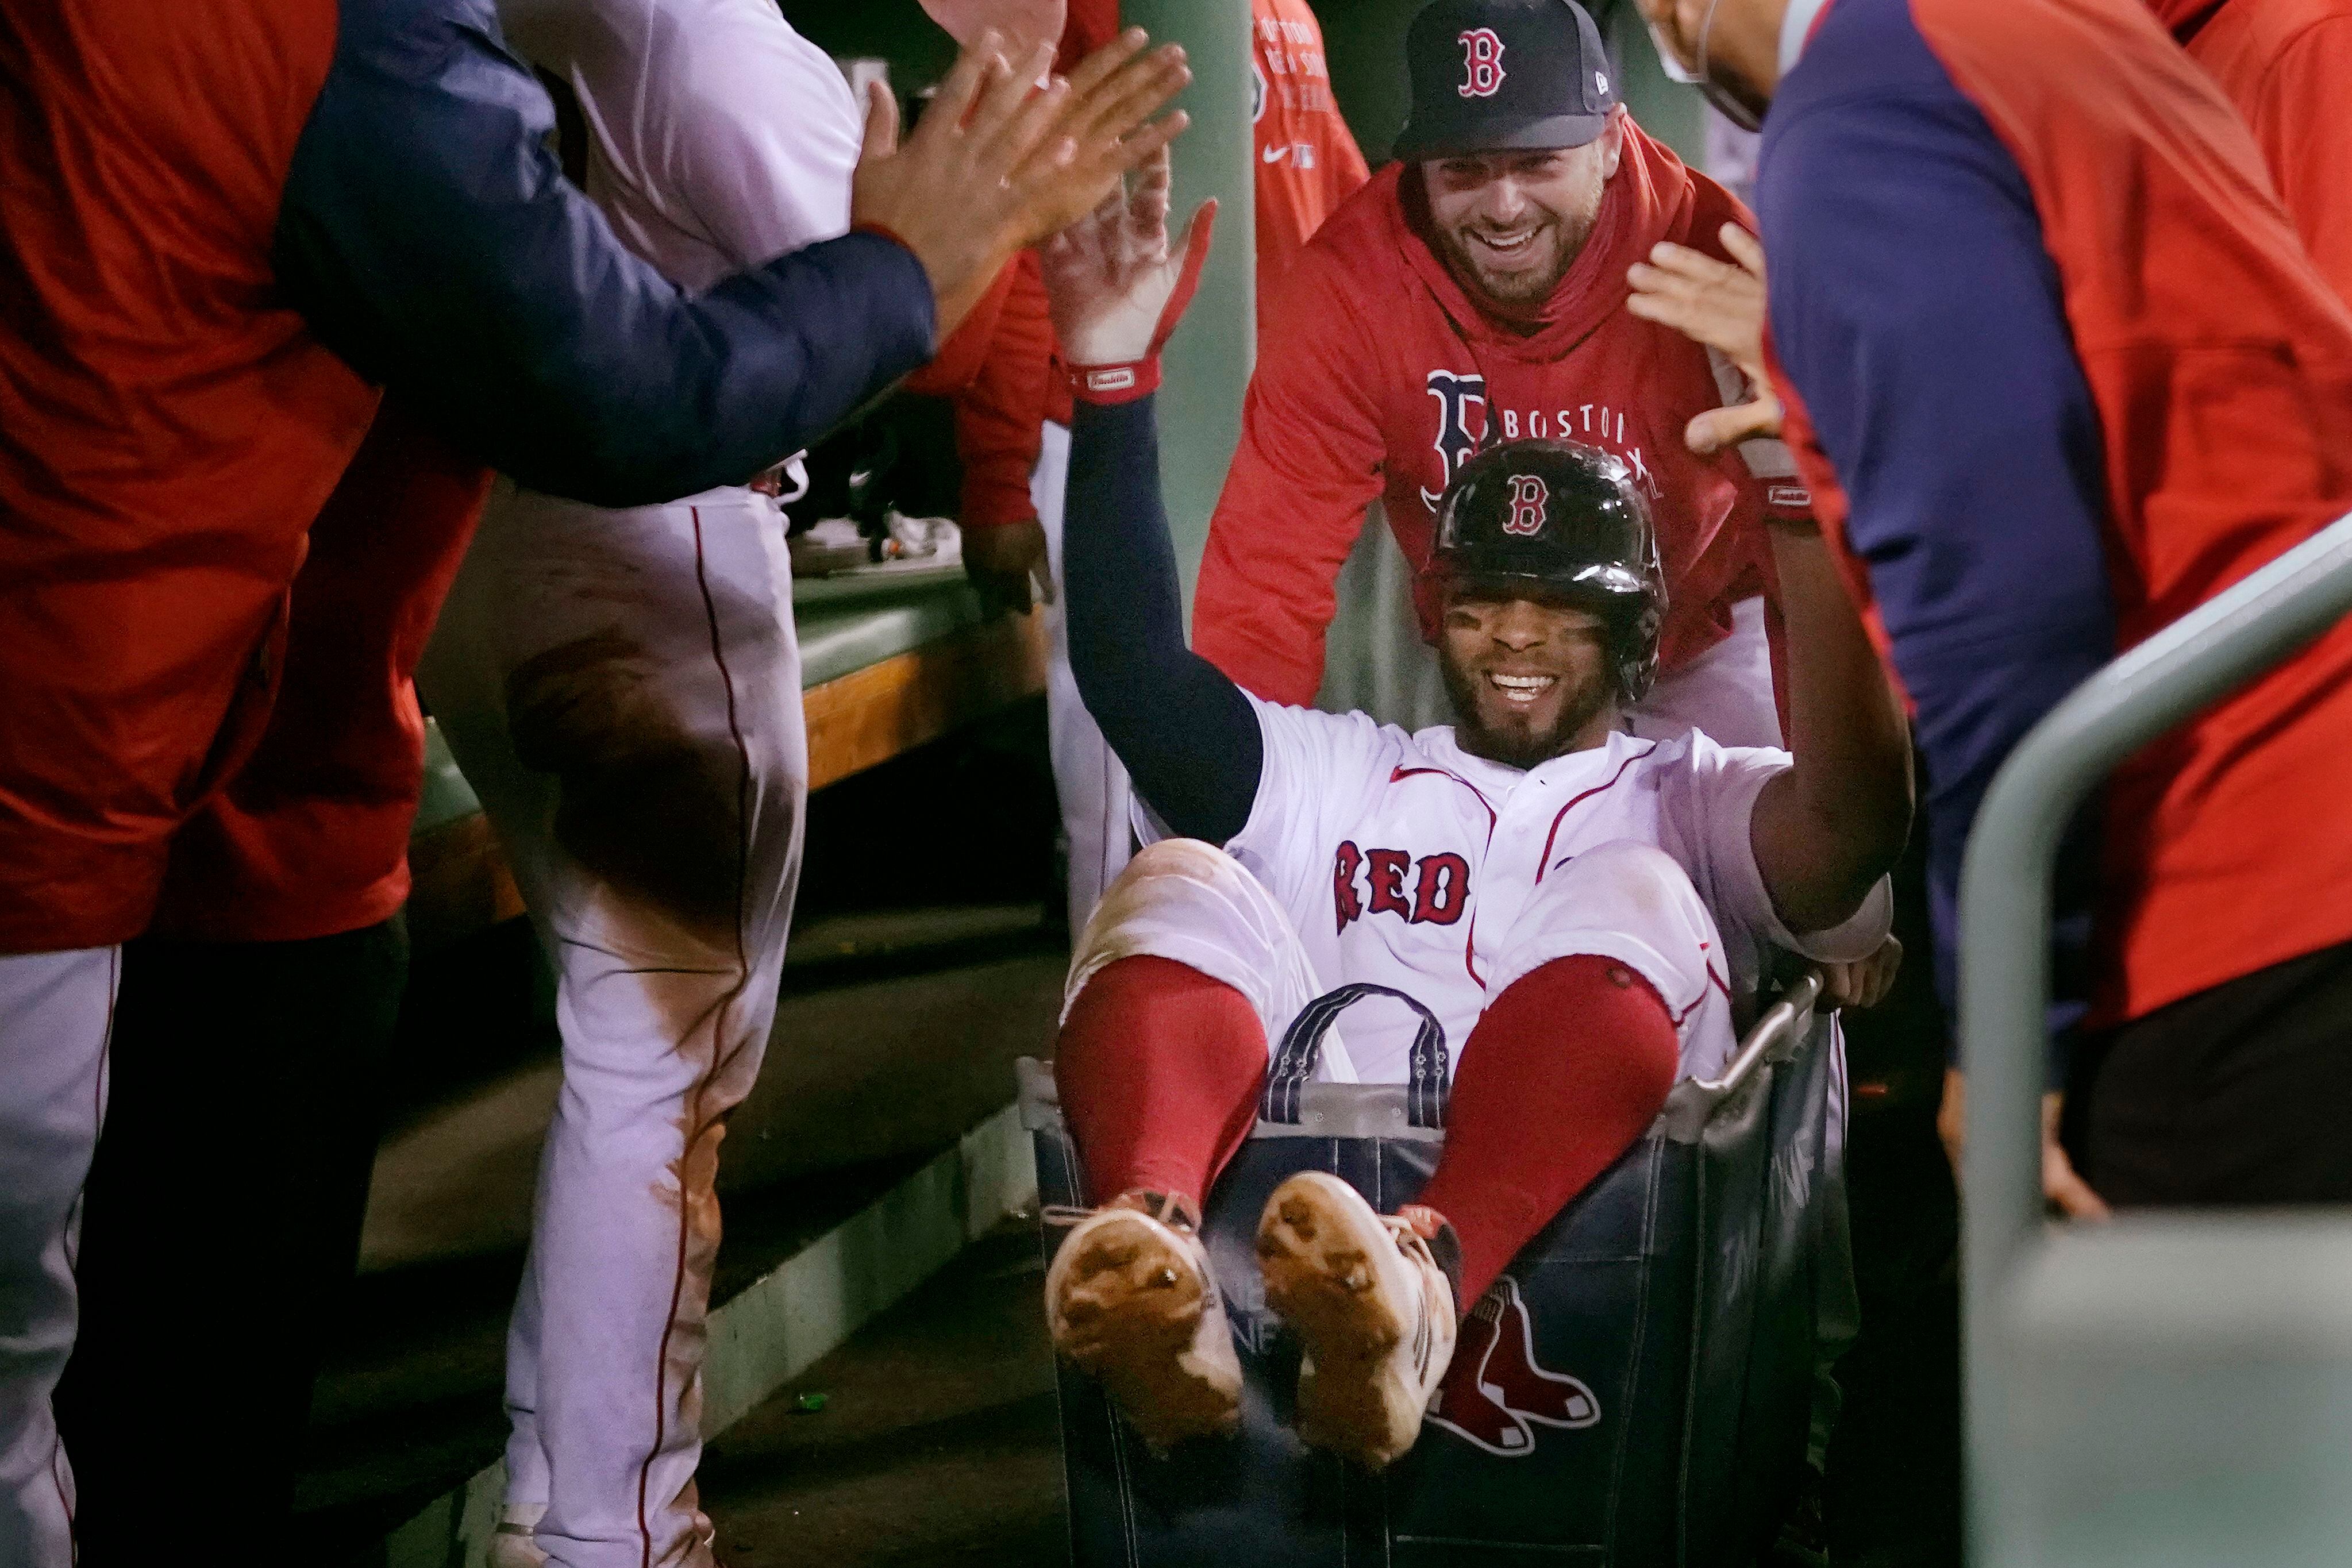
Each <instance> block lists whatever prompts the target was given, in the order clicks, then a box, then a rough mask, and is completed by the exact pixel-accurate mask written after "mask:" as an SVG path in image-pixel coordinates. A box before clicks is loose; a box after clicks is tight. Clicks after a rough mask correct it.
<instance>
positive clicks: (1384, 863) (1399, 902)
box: [1364, 850, 1412, 919]
mask: <svg viewBox="0 0 2352 1568" xmlns="http://www.w3.org/2000/svg"><path fill="white" fill-rule="evenodd" d="M1364 861H1365V863H1366V864H1367V865H1368V866H1369V867H1370V874H1369V876H1368V878H1367V880H1368V881H1370V883H1371V884H1372V904H1371V913H1372V914H1374V915H1403V916H1405V917H1406V918H1407V919H1411V918H1412V904H1407V903H1406V902H1405V897H1404V873H1405V870H1406V868H1407V867H1409V866H1411V865H1412V856H1411V855H1409V854H1407V853H1405V852H1403V851H1402V850H1366V851H1365V852H1364Z"/></svg>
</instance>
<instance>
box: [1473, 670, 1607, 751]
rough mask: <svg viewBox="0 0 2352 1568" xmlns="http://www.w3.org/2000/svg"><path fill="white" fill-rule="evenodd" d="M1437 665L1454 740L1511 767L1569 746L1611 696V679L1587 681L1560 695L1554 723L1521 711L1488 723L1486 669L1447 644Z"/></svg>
mask: <svg viewBox="0 0 2352 1568" xmlns="http://www.w3.org/2000/svg"><path fill="white" fill-rule="evenodd" d="M1437 669H1438V674H1440V675H1441V676H1442V677H1443V678H1444V682H1445V695H1446V697H1447V699H1448V700H1449V701H1451V702H1452V703H1453V705H1454V741H1455V743H1456V744H1458V745H1459V746H1460V747H1462V749H1463V750H1465V751H1466V752H1468V753H1469V754H1470V755H1471V756H1473V757H1483V758H1486V759H1487V760H1488V761H1490V762H1500V763H1504V764H1506V765H1507V766H1509V767H1512V768H1533V767H1535V766H1536V765H1537V764H1538V763H1540V762H1549V761H1550V760H1551V759H1552V758H1555V757H1558V756H1559V754H1560V753H1561V752H1563V751H1566V750H1568V749H1570V747H1572V746H1573V745H1574V744H1575V742H1576V737H1578V736H1579V735H1580V734H1582V733H1583V732H1584V727H1586V726H1587V725H1589V724H1591V722H1592V720H1593V718H1594V716H1597V715H1598V714H1599V713H1600V712H1601V709H1602V708H1603V707H1605V706H1608V704H1609V702H1610V700H1611V697H1612V691H1611V687H1610V683H1609V682H1608V681H1607V680H1605V679H1604V680H1596V681H1587V682H1585V683H1583V684H1582V685H1579V686H1577V687H1576V688H1574V689H1573V690H1570V691H1569V692H1567V693H1564V694H1563V695H1561V697H1560V700H1559V714H1558V715H1557V716H1555V717H1554V718H1553V719H1552V721H1551V722H1550V723H1549V724H1547V725H1540V726H1538V725H1537V724H1536V723H1535V722H1534V721H1533V720H1532V718H1530V717H1528V716H1521V715H1518V714H1506V715H1504V716H1503V717H1502V718H1501V720H1500V721H1498V722H1496V723H1493V724H1489V723H1488V722H1487V721H1486V718H1485V717H1484V716H1482V715H1481V713H1480V710H1479V706H1478V687H1479V683H1480V682H1481V681H1482V680H1483V679H1484V678H1485V676H1484V675H1483V674H1482V673H1480V672H1478V671H1475V670H1468V669H1465V668H1464V667H1463V666H1462V665H1461V664H1457V663H1455V662H1454V660H1453V659H1451V658H1448V657H1447V656H1446V654H1445V652H1444V649H1443V648H1440V649H1439V650H1438V654H1437Z"/></svg>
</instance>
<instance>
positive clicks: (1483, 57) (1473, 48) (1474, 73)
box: [1460, 27, 1503, 98]
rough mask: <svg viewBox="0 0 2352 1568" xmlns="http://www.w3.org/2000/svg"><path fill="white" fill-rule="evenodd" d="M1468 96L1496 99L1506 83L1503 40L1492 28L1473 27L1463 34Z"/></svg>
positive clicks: (1464, 90)
mask: <svg viewBox="0 0 2352 1568" xmlns="http://www.w3.org/2000/svg"><path fill="white" fill-rule="evenodd" d="M1462 65H1463V72H1464V74H1463V78H1462V86H1461V89H1460V91H1461V94H1462V96H1463V97H1464V98H1492V97H1494V96H1495V93H1496V89H1499V88H1500V87H1501V86H1502V85H1503V40H1502V39H1501V37H1498V36H1497V35H1496V32H1495V29H1494V28H1492V27H1472V28H1470V29H1469V30H1468V31H1467V32H1465V33H1464V34H1463V35H1462Z"/></svg>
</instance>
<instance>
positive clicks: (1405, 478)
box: [1192, 120, 1811, 704]
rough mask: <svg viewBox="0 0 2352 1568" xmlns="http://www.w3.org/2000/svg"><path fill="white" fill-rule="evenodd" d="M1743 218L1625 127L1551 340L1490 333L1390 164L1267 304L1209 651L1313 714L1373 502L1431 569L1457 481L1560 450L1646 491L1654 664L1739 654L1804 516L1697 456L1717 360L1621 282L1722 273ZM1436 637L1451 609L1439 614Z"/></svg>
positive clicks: (1216, 561)
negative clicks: (1480, 462)
mask: <svg viewBox="0 0 2352 1568" xmlns="http://www.w3.org/2000/svg"><path fill="white" fill-rule="evenodd" d="M1727 221H1729V222H1737V223H1740V224H1744V225H1751V226H1752V220H1751V219H1750V218H1749V217H1748V213H1747V210H1746V209H1745V208H1744V207H1742V206H1741V205H1740V204H1739V202H1738V199H1737V198H1736V197H1734V196H1733V195H1732V194H1731V193H1729V192H1727V191H1726V190H1724V189H1723V187H1722V186H1720V185H1717V184H1716V183H1714V182H1713V181H1711V180H1709V179H1707V178H1706V176H1705V175H1703V174H1699V173H1696V172H1693V171H1691V170H1689V169H1687V168H1685V167H1684V165H1683V163H1682V161H1681V160H1680V159H1678V158H1676V157H1675V155H1674V153H1673V152H1670V151H1669V150H1667V149H1666V148H1665V147H1664V145H1662V144H1661V143H1659V142H1656V141H1652V140H1651V139H1650V138H1649V137H1648V136H1646V135H1644V134H1643V132H1642V131H1641V130H1640V129H1639V128H1638V127H1636V126H1634V125H1633V123H1632V122H1631V121H1630V120H1628V121H1627V122H1626V126H1625V152H1624V158H1623V160H1622V162H1621V163H1620V164H1619V167H1618V172H1617V175H1616V178H1614V179H1613V180H1612V181H1611V182H1610V183H1609V188H1608V194H1607V195H1606V196H1605V197H1604V198H1603V200H1602V202H1601V214H1600V217H1599V220H1598V222H1597V223H1596V225H1595V226H1594V228H1593V231H1592V235H1591V238H1590V239H1589V240H1588V241H1587V242H1586V244H1585V246H1584V250H1583V253H1582V254H1581V255H1580V256H1578V257H1577V259H1576V261H1575V263H1574V265H1572V266H1571V267H1570V268H1569V271H1568V275H1567V276H1566V277H1563V278H1562V279H1560V283H1559V288H1558V289H1557V290H1556V291H1555V292H1554V294H1553V295H1552V298H1551V300H1550V303H1549V305H1548V306H1547V307H1546V308H1545V310H1544V312H1543V314H1542V316H1541V318H1540V319H1539V321H1538V323H1537V325H1536V329H1535V330H1534V331H1532V332H1529V333H1524V334H1523V333H1520V332H1518V331H1515V330H1513V329H1511V328H1509V327H1507V326H1506V325H1504V324H1502V323H1500V322H1497V321H1495V320H1493V319H1490V318H1489V317H1487V316H1486V314H1485V313H1484V312H1482V311H1481V310H1480V309H1479V308H1477V307H1476V306H1475V304H1473V303H1472V302H1471V299H1470V297H1469V296H1468V295H1467V294H1465V292H1464V291H1463V288H1462V286H1461V285H1460V284H1459V283H1457V282H1455V281H1454V277H1453V275H1452V274H1451V273H1450V272H1448V271H1447V270H1446V267H1445V264H1444V262H1443V261H1442V260H1440V259H1439V257H1438V256H1437V254H1436V252H1434V251H1433V250H1432V249H1431V247H1430V242H1429V241H1428V240H1427V239H1425V238H1424V237H1423V235H1424V233H1425V232H1426V220H1425V217H1424V215H1423V209H1422V204H1421V199H1420V181H1419V177H1418V173H1417V171H1416V170H1415V169H1413V168H1412V167H1410V166H1406V165H1402V164H1392V165H1391V166H1390V167H1388V168H1386V169H1383V170H1381V172H1379V173H1378V174H1376V175H1374V176H1373V177H1372V180H1371V183H1370V184H1368V185H1366V186H1365V187H1364V188H1363V189H1362V190H1360V191H1359V192H1357V193H1356V194H1355V195H1354V196H1353V197H1351V198H1349V201H1348V202H1347V204H1345V205H1343V206H1342V207H1340V209H1339V211H1338V212H1336V213H1334V214H1332V215H1331V218H1330V220H1329V221H1328V223H1326V224H1325V225H1323V228H1322V231H1321V232H1320V233H1319V234H1318V235H1316V236H1315V239H1314V241H1313V242H1312V243H1311V244H1309V245H1308V246H1307V249H1306V251H1305V252H1304V254H1303V255H1302V256H1300V258H1299V261H1298V265H1297V267H1294V268H1293V269H1292V270H1291V272H1290V273H1289V275H1288V276H1287V277H1285V278H1284V279H1283V280H1282V282H1281V284H1280V285H1279V286H1278V287H1276V289H1275V291H1274V296H1273V298H1271V299H1270V300H1268V301H1265V302H1264V308H1263V311H1262V313H1261V318H1260V320H1261V325H1260V329H1259V353H1258V362H1257V370H1256V372H1255V375H1253V376H1252V378H1251V380H1250V388H1249V395H1248V400H1247V402H1246V403H1245V404H1244V408H1243V413H1242V439H1241V445H1240V448H1239V449H1238V450H1237V451H1236V452H1235V453H1234V462H1233V467H1232V468H1231V470H1230V471H1229V472H1228V473H1227V475H1226V476H1225V487H1224V493H1223V495H1222V496H1221V497H1219V498H1218V501H1217V509H1216V513H1215V516H1214V517H1213V518H1212V519H1211V522H1210V525H1209V544H1208V551H1207V554H1206V556H1205V557H1204V558H1203V559H1202V563H1201V579H1200V586H1199V591H1198V595H1197V598H1196V600H1195V602H1194V605H1193V612H1192V639H1193V643H1194V645H1195V646H1196V647H1197V648H1198V649H1199V650H1200V652H1201V653H1202V654H1203V655H1204V656H1206V657H1207V658H1208V659H1210V660H1211V661H1212V662H1213V663H1214V664H1216V665H1217V666H1218V667H1219V668H1220V669H1222V670H1223V671H1224V672H1225V673H1226V674H1228V675H1231V676H1232V677H1233V678H1234V680H1235V681H1236V682H1238V683H1239V684H1240V685H1244V686H1245V687H1247V688H1248V689H1249V690H1251V691H1253V692H1255V693H1257V694H1258V695H1260V696H1264V697H1266V698H1269V699H1271V700H1274V701H1276V702H1286V703H1299V704H1304V703H1307V702H1311V701H1313V700H1314V696H1315V691H1316V688H1317V686H1318V685H1320V684H1321V681H1322V678H1323V637H1324V632H1325V631H1326V630H1327V629H1328V626H1329V625H1330V622H1331V616H1332V612H1333V610H1334V608H1335V600H1334V594H1333V584H1334V581H1335V580H1336V579H1337V578H1338V576H1339V568H1340V566H1341V564H1342V563H1343V562H1344V561H1345V560H1346V559H1347V558H1348V551H1349V549H1350V547H1352V546H1353V545H1354V543H1355V540H1356V535H1357V534H1358V532H1359V531H1360V530H1361V528H1363V522H1364V514H1365V511H1366V509H1367V508H1368V507H1370V504H1371V502H1372V500H1373V499H1374V497H1382V498H1384V499H1385V501H1386V512H1387V515H1388V520H1389V527H1390V528H1391V529H1393V530H1394V532H1395V534H1396V538H1397V543H1398V544H1399V545H1400V546H1401V547H1402V549H1403V551H1404V555H1405V559H1407V560H1409V561H1411V562H1412V565H1413V566H1414V568H1415V569H1416V570H1419V569H1422V568H1423V567H1425V566H1426V565H1427V564H1428V561H1429V554H1430V549H1431V546H1432V545H1433V542H1434V537H1435V533H1436V526H1437V519H1436V514H1435V512H1434V510H1433V508H1434V506H1435V504H1436V502H1437V499H1438V497H1440V496H1441V495H1442V494H1443V493H1444V489H1445V484H1446V481H1447V480H1448V479H1450V478H1451V477H1452V476H1453V474H1454V467H1455V465H1458V464H1459V463H1461V462H1462V461H1463V460H1464V459H1465V458H1466V457H1468V456H1469V455H1471V454H1473V453H1474V452H1475V451H1476V450H1477V449H1478V447H1479V445H1480V444H1481V443H1482V442H1483V441H1485V440H1487V439H1489V438H1490V432H1491V435H1492V437H1494V438H1499V439H1502V440H1512V439H1516V438H1517V437H1521V436H1549V437H1556V438H1564V439H1569V440H1574V441H1583V442H1590V443H1591V444H1594V445H1596V446H1601V447H1605V448H1607V449H1608V450H1610V451H1612V452H1614V453H1616V454H1618V455H1620V456H1622V457H1623V458H1624V460H1625V461H1626V462H1627V463H1628V464H1629V465H1632V467H1633V473H1634V476H1635V477H1636V478H1637V479H1638V480H1639V481H1640V483H1641V485H1642V486H1643V489H1644V490H1646V491H1647V492H1648V493H1649V496H1650V499H1651V502H1652V506H1653V510H1654V513H1655V515H1656V518H1657V524H1658V548H1659V554H1660V556H1661V558H1662V559H1663V562H1664V568H1665V574H1666V587H1667V599H1668V603H1667V609H1666V619H1665V627H1664V632H1663V635H1662V637H1661V646H1660V660H1661V663H1662V664H1663V666H1664V668H1667V669H1673V668H1675V667H1676V666H1678V665H1680V664H1685V663H1686V662H1687V661H1688V660H1690V659H1691V658H1692V657H1693V656H1695V655H1696V654H1697V653H1702V652H1704V651H1705V650H1706V649H1707V648H1709V647H1711V646H1713V645H1714V644H1715V643H1717V642H1719V641H1721V640H1722V638H1723V636H1724V635H1725V633H1726V632H1727V630H1728V629H1729V626H1730V609H1731V605H1732V603H1733V601H1736V600H1738V599H1741V598H1745V597H1747V596H1748V595H1750V594H1754V593H1757V592H1759V591H1762V590H1763V588H1764V587H1765V586H1767V585H1766V584H1765V583H1764V582H1763V580H1762V573H1761V571H1760V570H1759V565H1758V562H1759V555H1758V549H1759V546H1758V544H1757V538H1758V529H1757V528H1756V524H1757V523H1758V521H1759V518H1760V517H1761V516H1762V515H1763V513H1764V510H1765V508H1766V507H1767V506H1768V505H1772V506H1779V507H1786V508H1790V509H1791V510H1793V511H1794V512H1795V513H1797V514H1806V513H1809V512H1810V510H1811V500H1810V498H1809V497H1807V496H1806V494H1805V492H1804V489H1803V487H1802V486H1801V485H1797V484H1794V483H1790V484H1784V485H1778V486H1768V485H1767V484H1766V483H1765V482H1763V481H1760V480H1758V479H1756V478H1755V477H1753V476H1751V475H1750V474H1749V473H1748V468H1747V466H1746V465H1745V463H1744V461H1743V460H1742V459H1741V458H1740V456H1739V455H1738V454H1737V453H1729V454H1725V455H1719V456H1717V457H1716V458H1712V459H1702V458H1698V457H1694V456H1692V455H1691V454H1690V452H1689V450H1688V449H1687V448H1686V447H1685V446H1684V444H1683V427H1684V425H1685V423H1688V421H1689V420H1690V417H1691V416H1692V415H1693V414H1695V413H1699V412H1700V411H1701V410H1703V409H1709V408H1714V407H1716V406H1717V405H1718V404H1720V403H1721V402H1722V401H1723V399H1722V396H1721V393H1720V392H1718V390H1717V385H1716V380H1715V373H1714V371H1713V368H1712V366H1711V364H1710V362H1709V361H1708V358H1707V353H1706V350H1705V349H1703V348H1700V347H1699V346H1698V345H1697V344H1696V343H1693V342H1692V341H1691V340H1689V339H1687V338H1685V337H1684V336H1683V335H1682V334H1681V333H1679V332H1676V331H1675V330H1674V329H1671V328H1667V327H1661V326H1658V325H1655V324H1654V323H1652V322H1648V321H1643V320H1642V319H1639V318H1637V317H1635V316H1633V315H1632V314H1631V313H1630V312H1628V311H1627V310H1626V309H1625V308H1624V306H1625V298H1626V286H1625V269H1626V268H1627V267H1630V266H1631V265H1633V262H1635V261H1636V260H1639V259H1640V258H1641V257H1643V256H1645V255H1647V254H1648V252H1649V250H1650V247H1651V246H1654V245H1655V244H1657V243H1658V242H1659V241H1660V240H1674V241H1675V242H1676V243H1678V244H1681V245H1686V246H1692V247H1694V248H1696V249H1698V250H1702V251H1706V252H1707V253H1708V254H1710V255H1720V254H1721V246H1720V244H1719V242H1718V241H1717V238H1716V233H1717V230H1718V229H1719V228H1720V227H1721V226H1722V225H1723V224H1724V223H1726V222H1727ZM1421 610H1422V624H1423V631H1424V632H1428V631H1429V629H1430V628H1431V626H1432V624H1433V619H1432V617H1433V610H1434V605H1433V601H1432V600H1431V599H1430V597H1429V595H1428V594H1427V593H1426V592H1425V591H1424V592H1423V595H1422V604H1421Z"/></svg>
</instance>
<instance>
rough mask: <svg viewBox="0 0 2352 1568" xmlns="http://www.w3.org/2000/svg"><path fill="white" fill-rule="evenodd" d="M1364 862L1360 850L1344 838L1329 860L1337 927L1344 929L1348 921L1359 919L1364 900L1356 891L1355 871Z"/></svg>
mask: <svg viewBox="0 0 2352 1568" xmlns="http://www.w3.org/2000/svg"><path fill="white" fill-rule="evenodd" d="M1363 863H1364V857H1363V853H1362V852H1361V851H1360V850H1358V849H1357V848H1356V846H1355V845H1354V844H1352V843H1349V842H1347V841H1344V840H1343V841H1341V842H1340V845H1339V854H1337V855H1336V856H1334V857H1333V858H1332V862H1331V911H1332V913H1333V914H1334V915H1337V916H1338V917H1339V927H1338V928H1339V930H1341V931H1345V930H1346V929H1347V928H1348V923H1349V921H1351V920H1357V919H1360V918H1362V916H1363V913H1364V901H1363V899H1362V898H1361V897H1360V896H1359V895H1358V894H1357V893H1356V872H1357V870H1358V869H1359V868H1360V867H1361V866H1362V865H1363Z"/></svg>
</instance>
